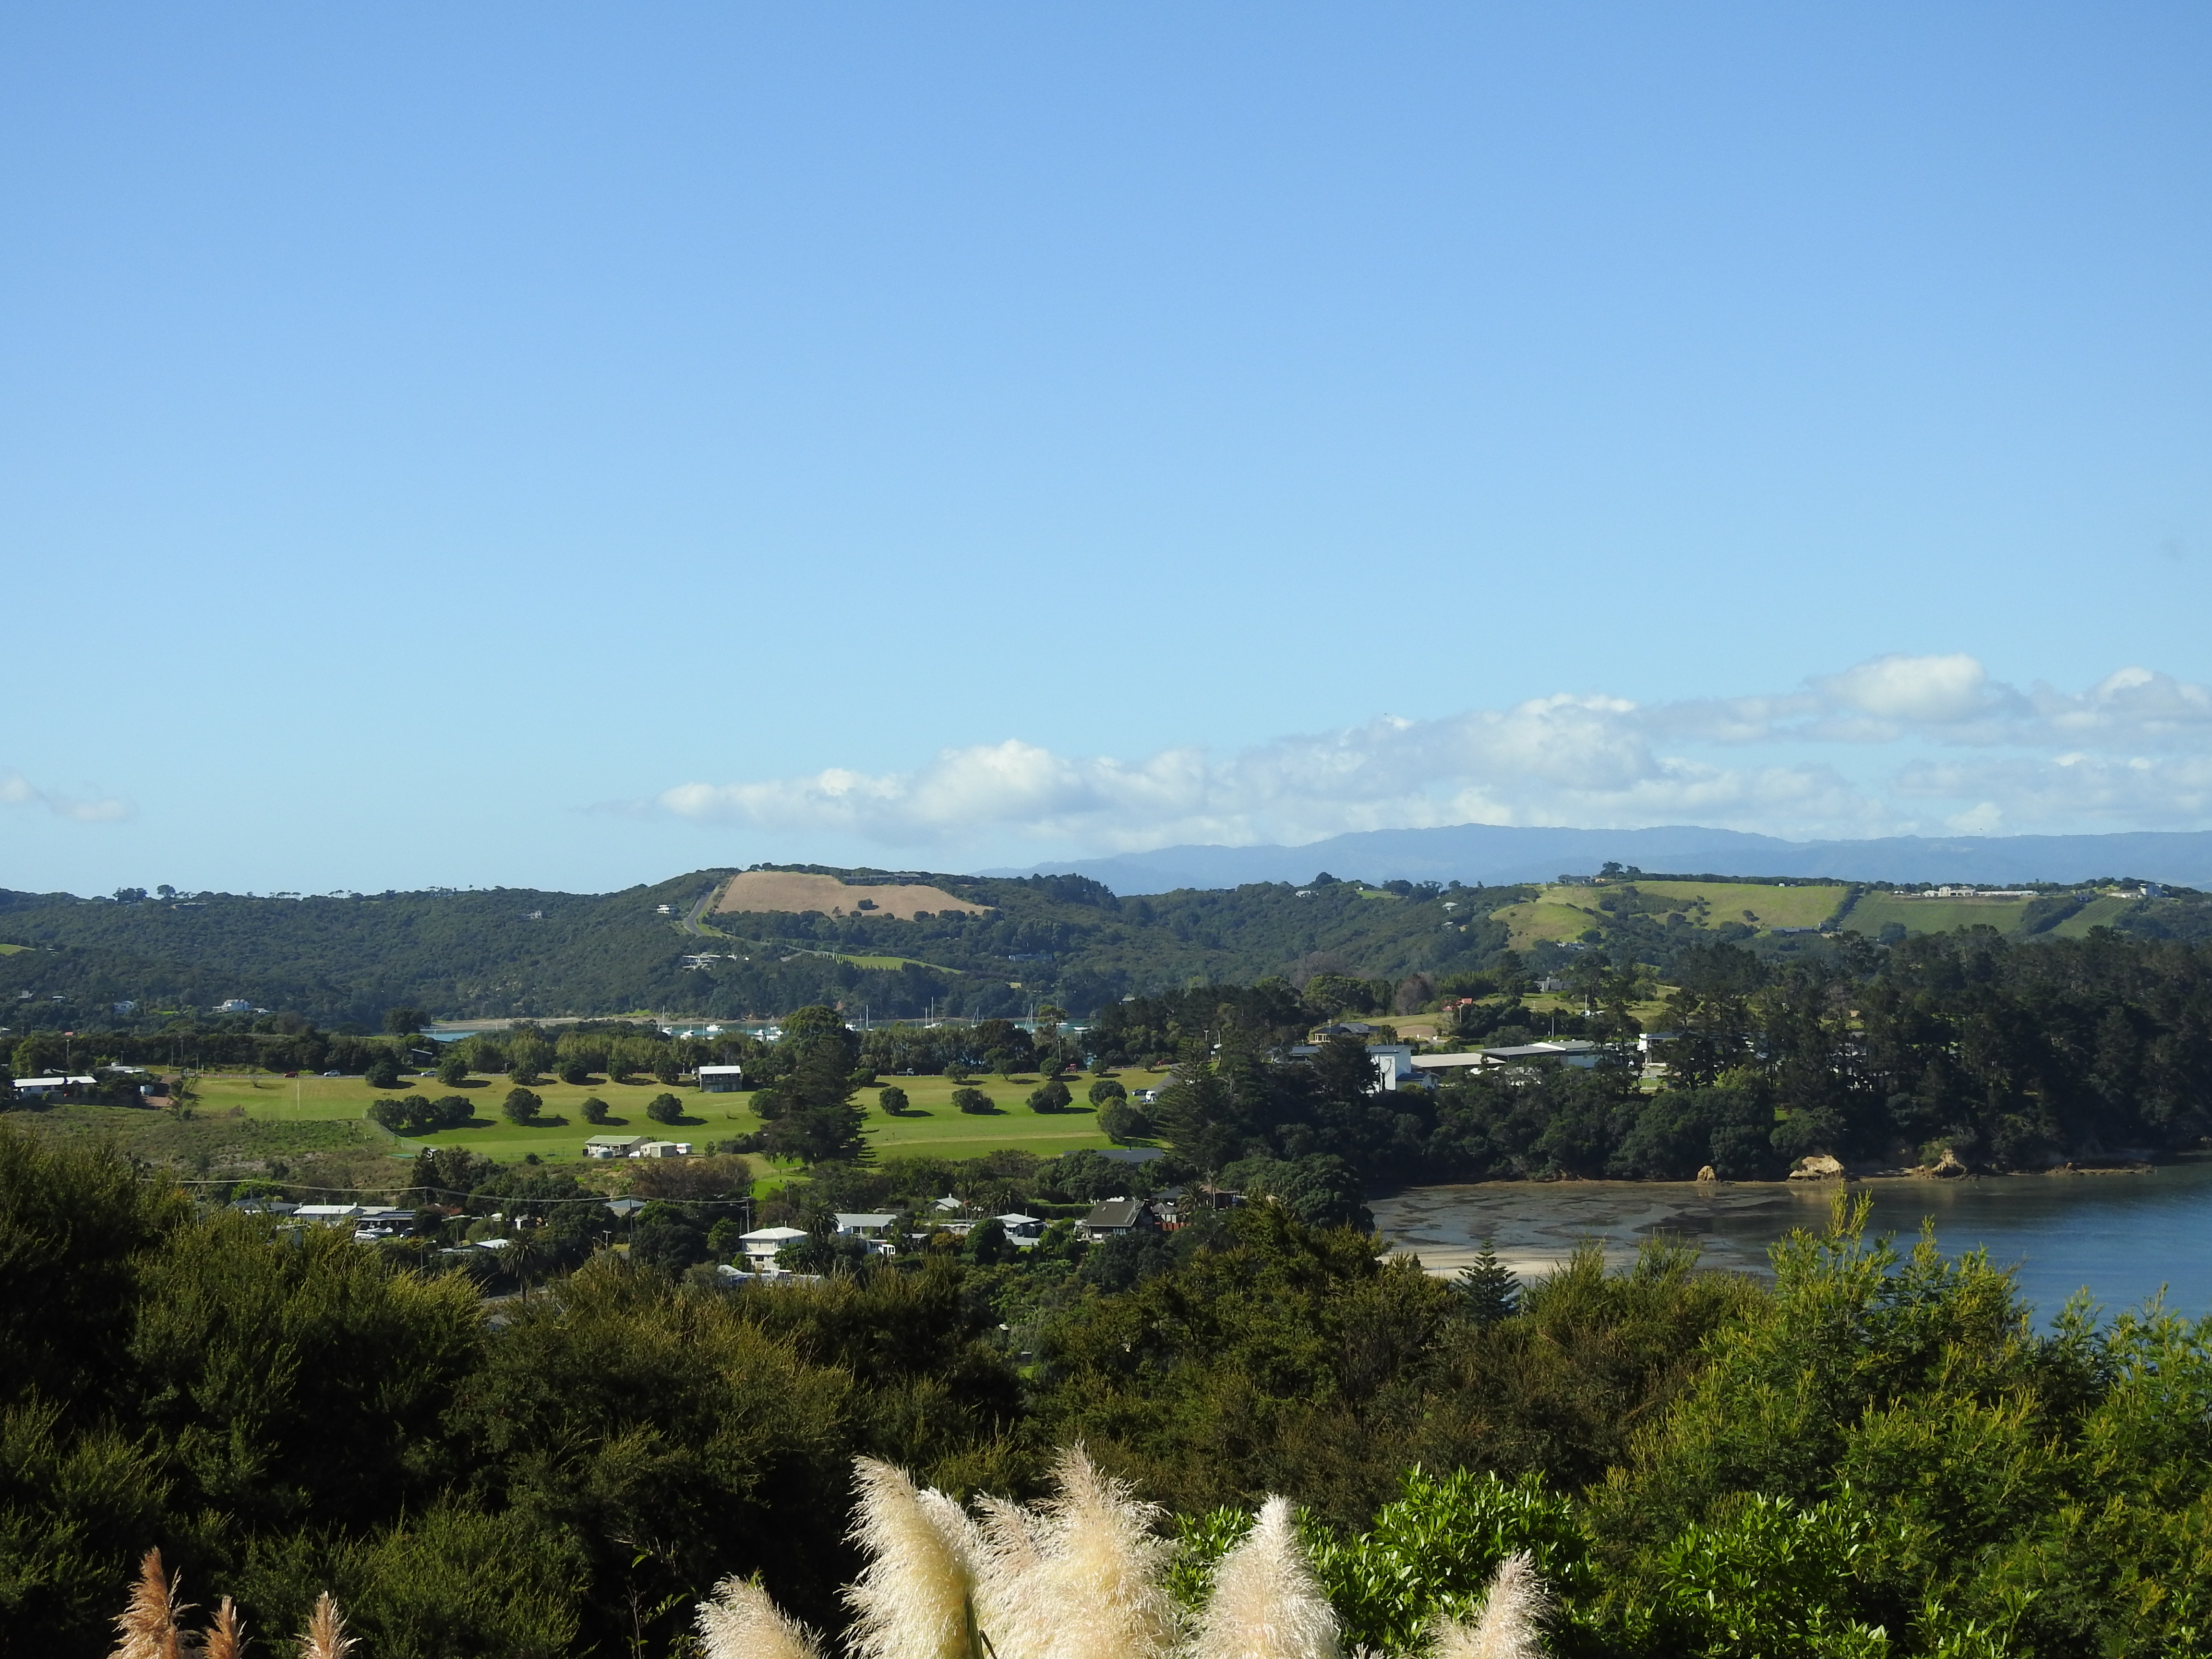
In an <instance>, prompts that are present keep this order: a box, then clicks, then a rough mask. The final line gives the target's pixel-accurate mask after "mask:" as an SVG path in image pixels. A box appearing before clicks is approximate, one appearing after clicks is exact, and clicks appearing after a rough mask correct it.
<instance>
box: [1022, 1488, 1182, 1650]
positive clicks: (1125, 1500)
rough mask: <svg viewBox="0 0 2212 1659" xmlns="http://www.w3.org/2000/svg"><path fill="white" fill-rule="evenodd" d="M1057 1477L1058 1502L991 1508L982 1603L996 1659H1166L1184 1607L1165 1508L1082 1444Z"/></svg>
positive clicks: (1174, 1640)
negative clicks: (1164, 1527) (1163, 1531)
mask: <svg viewBox="0 0 2212 1659" xmlns="http://www.w3.org/2000/svg"><path fill="white" fill-rule="evenodd" d="M1053 1473H1054V1478H1055V1479H1056V1480H1057V1482H1058V1484H1059V1486H1060V1495H1059V1496H1058V1497H1057V1498H1053V1499H1051V1500H1050V1501H1048V1502H1047V1503H1045V1504H1041V1505H1040V1506H1039V1507H1038V1509H1037V1510H1036V1511H1034V1512H1027V1511H1023V1510H1018V1509H1016V1508H1014V1506H1013V1505H1012V1504H990V1503H987V1504H986V1505H985V1518H984V1522H983V1535H984V1539H985V1545H986V1548H985V1555H984V1560H985V1564H986V1565H985V1571H984V1573H983V1581H984V1591H983V1595H982V1601H983V1603H984V1606H985V1607H987V1609H988V1611H989V1614H990V1617H989V1618H988V1619H987V1621H986V1628H987V1630H988V1631H989V1632H990V1636H991V1639H992V1643H993V1645H994V1648H995V1650H996V1651H997V1655H998V1659H1163V1656H1164V1655H1166V1654H1167V1653H1168V1652H1169V1651H1170V1650H1171V1649H1172V1648H1173V1647H1174V1646H1175V1643H1176V1635H1177V1610H1176V1604H1175V1598H1174V1597H1173V1596H1171V1595H1169V1594H1168V1591H1167V1588H1166V1585H1165V1583H1164V1579H1165V1577H1166V1573H1167V1566H1168V1560H1169V1558H1170V1556H1171V1555H1172V1554H1173V1553H1174V1549H1175V1547H1174V1545H1173V1544H1171V1543H1170V1542H1169V1541H1167V1540H1166V1539H1164V1538H1161V1537H1159V1536H1158V1535H1157V1534H1155V1533H1154V1531H1153V1527H1154V1525H1155V1524H1156V1523H1157V1522H1158V1519H1159V1516H1160V1511H1159V1510H1158V1508H1157V1507H1155V1506H1154V1505H1152V1504H1143V1503H1139V1502H1138V1500H1137V1498H1136V1497H1135V1496H1134V1494H1133V1492H1131V1491H1130V1489H1129V1486H1128V1485H1127V1482H1125V1481H1121V1480H1112V1479H1110V1478H1109V1477H1108V1476H1106V1475H1103V1474H1100V1473H1099V1472H1098V1470H1097V1467H1096V1466H1094V1465H1093V1464H1092V1462H1091V1459H1090V1458H1089V1457H1088V1456H1087V1455H1085V1453H1084V1450H1083V1449H1082V1448H1081V1447H1080V1446H1076V1447H1072V1448H1070V1449H1067V1450H1066V1451H1063V1452H1062V1453H1061V1454H1060V1459H1059V1462H1057V1464H1056V1465H1055V1466H1054V1470H1053Z"/></svg>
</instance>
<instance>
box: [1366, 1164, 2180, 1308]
mask: <svg viewBox="0 0 2212 1659" xmlns="http://www.w3.org/2000/svg"><path fill="white" fill-rule="evenodd" d="M1837 1184H1838V1183H1836V1182H1826V1181H1824V1182H1789V1183H1784V1182H1746V1183H1742V1184H1740V1185H1739V1184H1723V1185H1719V1186H1711V1185H1708V1186H1704V1187H1699V1186H1696V1185H1692V1184H1689V1183H1686V1182H1685V1183H1676V1182H1618V1181H1572V1182H1486V1183H1483V1184H1481V1185H1478V1186H1465V1187H1413V1188H1407V1189H1405V1190H1404V1191H1402V1192H1400V1193H1397V1194H1394V1195H1392V1196H1391V1197H1389V1198H1383V1199H1376V1200H1373V1201H1372V1203H1371V1204H1370V1208H1372V1209H1373V1211H1374V1212H1375V1222H1376V1227H1377V1228H1378V1229H1379V1230H1380V1231H1382V1233H1383V1237H1386V1238H1388V1239H1389V1240H1391V1241H1392V1243H1394V1244H1395V1246H1396V1247H1397V1248H1398V1249H1401V1250H1404V1251H1407V1252H1408V1253H1410V1254H1412V1255H1418V1256H1419V1257H1420V1259H1421V1262H1422V1265H1423V1266H1425V1267H1427V1268H1428V1269H1429V1270H1430V1271H1431V1272H1432V1273H1456V1272H1457V1271H1458V1270H1459V1269H1460V1268H1461V1267H1465V1266H1466V1265H1467V1264H1468V1263H1469V1262H1470V1261H1473V1260H1474V1256H1475V1253H1476V1252H1477V1251H1478V1250H1479V1249H1480V1248H1481V1243H1482V1240H1483V1239H1485V1238H1488V1239H1490V1240H1491V1241H1492V1249H1495V1250H1496V1251H1497V1253H1498V1258H1499V1260H1501V1261H1504V1262H1505V1263H1506V1264H1507V1265H1508V1266H1510V1267H1512V1268H1513V1270H1514V1271H1515V1272H1516V1273H1519V1274H1520V1275H1521V1277H1522V1279H1529V1278H1532V1277H1536V1276H1540V1275H1541V1274H1542V1273H1545V1272H1547V1271H1548V1270H1549V1269H1550V1268H1552V1267H1555V1266H1557V1265H1558V1264H1559V1263H1560V1262H1562V1261H1565V1259H1566V1258H1567V1257H1568V1256H1569V1255H1571V1254H1572V1252H1573V1250H1574V1249H1575V1247H1576V1246H1577V1244H1578V1243H1582V1242H1583V1241H1585V1240H1594V1241H1595V1242H1596V1243H1598V1244H1599V1245H1600V1246H1601V1248H1602V1249H1604V1251H1605V1253H1606V1256H1607V1260H1608V1261H1612V1262H1616V1263H1618V1262H1625V1261H1629V1260H1632V1258H1633V1257H1634V1255H1635V1254H1636V1250H1637V1247H1638V1245H1639V1244H1641V1243H1643V1242H1644V1240H1645V1239H1647V1238H1650V1237H1655V1236H1666V1237H1675V1238H1679V1239H1681V1240H1683V1241H1685V1242H1694V1243H1698V1244H1699V1245H1700V1246H1701V1247H1702V1249H1703V1253H1704V1261H1705V1265H1706V1266H1707V1267H1727V1268H1735V1269H1738V1270H1741V1271H1742V1272H1745V1273H1756V1274H1759V1275H1761V1276H1763V1277H1770V1278H1771V1276H1772V1274H1771V1267H1769V1265H1768V1262H1767V1257H1766V1249H1767V1246H1768V1245H1770V1244H1771V1243H1774V1242H1775V1241H1776V1240H1777V1239H1779V1238H1781V1237H1784V1236H1785V1235H1786V1234H1788V1233H1789V1232H1790V1231H1792V1230H1793V1229H1795V1228H1798V1227H1808V1228H1812V1229H1814V1230H1816V1231H1817V1230H1818V1229H1820V1228H1821V1227H1824V1226H1826V1224H1827V1217H1828V1204H1829V1200H1831V1199H1832V1197H1833V1195H1834V1194H1835V1191H1836V1187H1837ZM1850 1192H1851V1193H1852V1194H1853V1195H1854V1196H1856V1195H1857V1194H1861V1193H1865V1194H1869V1195H1870V1196H1871V1197H1872V1198H1873V1200H1874V1212H1873V1216H1872V1218H1871V1219H1870V1221H1869V1225H1868V1236H1869V1237H1876V1236H1879V1235H1880V1234H1882V1233H1895V1234H1896V1235H1897V1236H1898V1243H1899V1246H1900V1248H1905V1249H1909V1248H1910V1247H1911V1244H1912V1243H1913V1241H1914V1239H1915V1238H1916V1237H1917V1235H1918V1233H1919V1231H1920V1224H1921V1220H1922V1218H1923V1217H1932V1218H1934V1221H1935V1224H1936V1243H1938V1244H1939V1245H1940V1246H1941V1247H1942V1249H1943V1250H1944V1251H1945V1253H1946V1254H1948V1255H1960V1254H1961V1253H1963V1252H1965V1251H1966V1250H1970V1249H1976V1248H1983V1249H1987V1250H1988V1251H1989V1253H1990V1261H1991V1262H1992V1263H1993V1264H1995V1265H1996V1266H1998V1267H2013V1268H2015V1269H2016V1270H2017V1282H2018V1284H2019V1285H2020V1288H2021V1296H2022V1297H2023V1298H2024V1299H2025V1300H2026V1301H2027V1303H2028V1304H2030V1305H2031V1306H2032V1307H2033V1309H2034V1310H2035V1312H2036V1315H2037V1317H2038V1319H2039V1321H2047V1320H2048V1319H2049V1318H2050V1317H2051V1316H2052V1315H2053V1314H2055V1313H2057V1310H2059V1308H2060V1307H2061V1306H2063V1304H2064V1303H2065V1301H2066V1298H2067V1297H2069V1296H2071V1295H2073V1294H2074V1293H2075V1291H2079V1290H2082V1289H2085V1288H2086V1289H2087V1291H2088V1292H2089V1294H2090V1296H2091V1297H2093V1298H2094V1299H2095V1300H2096V1301H2097V1302H2098V1303H2099V1304H2101V1305H2102V1306H2103V1308H2104V1310H2105V1311H2106V1314H2107V1315H2110V1314H2113V1313H2117V1312H2118V1311H2119V1310H2122V1309H2123V1308H2128V1307H2136V1306H2140V1305H2141V1304H2143V1303H2145V1302H2147V1301H2148V1300H2149V1299H2150V1298H2151V1297H2154V1296H2156V1295H2158V1294H2159V1293H2160V1291H2161V1290H2163V1291H2164V1292H2165V1295H2166V1307H2167V1308H2168V1309H2169V1310H2171V1311H2172V1312H2174V1313H2178V1314H2185V1315H2187V1316H2191V1317H2192V1318H2193V1317H2199V1316H2203V1315H2206V1314H2212V1162H2203V1163H2191V1164H2166V1165H2162V1166H2160V1168H2158V1169H2155V1170H2148V1171H2145V1172H2142V1173H2120V1172H2112V1173H2100V1174H2086V1175H2037V1176H1989V1177H1969V1178H1967V1179H1965V1180H1960V1181H1930V1180H1911V1179H1904V1180H1876V1181H1868V1182H1852V1183H1850Z"/></svg>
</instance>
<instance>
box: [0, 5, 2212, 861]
mask: <svg viewBox="0 0 2212 1659" xmlns="http://www.w3.org/2000/svg"><path fill="white" fill-rule="evenodd" d="M2208 68H2212V13H2207V12H2206V11H2205V10H2204V9H2203V8H2201V7H2188V6H2180V5H2156V4H2147V5H2142V6H2136V7H2130V8H2124V9H2115V8H2088V7H2074V8H2065V9H2061V8H2051V7H2036V6H2023V5H2007V6H2002V7H1999V6H1994V5H1991V6H1979V7H1974V6H1963V5H1960V6H1951V7H1944V8H1929V7H1924V6H1905V5H1881V4H1869V5H1863V6H1854V7H1849V8H1845V7H1803V6H1801V7H1773V6H1749V5H1745V6H1735V7H1730V6H1698V5H1677V6H1669V7H1664V8H1630V7H1626V6H1612V7H1594V6H1577V5H1572V4H1568V5H1559V6H1549V7H1543V8H1532V7H1514V8H1505V7H1498V6H1475V5H1467V4H1452V5H1437V6H1419V5H1389V4H1377V5H1363V6H1358V7H1352V6H1336V7H1320V6H1310V5H1306V6H1300V5H1280V4H1271V5H1267V6H1264V7H1263V6H1258V5H1252V6H1243V7H1235V6H1221V5H1204V4H1199V5H1193V4H1189V3H1180V4H1176V5H1173V6H1165V5H1162V6H1145V5H1139V4H1127V5H1117V6H1114V7H1110V8H1109V7H1089V8H1084V7H1053V8H1042V7H1034V6H1011V5H1009V6H1003V7H987V6H963V5H943V6H933V7H927V8H923V7H890V6H875V7H869V6H851V5H837V4H818V5H810V6H805V7H791V6H775V7H769V6H746V5H736V4H718V5H714V6H705V5H700V6H684V5H673V4H669V5H653V4H647V5H642V6H637V7H628V8H615V7H591V8H586V7H579V6H564V5H549V4H544V3H539V4H533V5H529V6H523V5H506V6H502V5H498V4H489V3H487V4H481V5H472V6H469V7H452V6H436V7H432V6H427V5H426V6H410V5H406V4H400V3H391V4H384V5H380V6H377V7H374V8H370V7H314V8H306V7H296V6H276V5H268V6H260V7H252V6H225V5H220V4H213V5H206V6H200V7H194V8H158V7H154V6H135V7H134V6H119V5H102V4H89V5H85V6H76V7H66V8H59V7H47V8H33V7H16V8H14V9H10V10H9V11H7V12H5V13H4V14H0V209H4V214H5V225H6V230H5V233H4V237H0V549H4V553H5V559H4V565H0V570H4V574H5V583H6V586H5V590H4V592H5V602H6V614H7V616H8V618H9V624H10V626H9V639H10V650H9V657H10V659H11V662H10V666H11V669H12V674H11V682H12V684H11V688H10V694H9V696H8V697H7V699H6V701H5V703H4V710H5V712H4V715H0V854H4V857H0V884H5V885H9V886H15V887H19V888H20V887H29V888H51V887H69V888H72V889H75V890H81V891H104V890H107V889H108V888H110V887H112V886H114V885H117V884H125V883H130V884H151V883H154V882H156V881H169V882H173V883H174V884H178V885H179V886H189V887H201V886H215V887H227V888H230V889H233V890H262V891H267V890H287V889H289V890H326V889H330V888H333V887H352V888H362V889H375V888H382V887H385V886H392V885H398V886H406V885H415V884H497V883H506V884H544V885H557V886H570V887H583V888H605V887H612V886H617V885H623V884H628V883H629V882H633V881H639V880H647V879H653V878H658V877H660V876H663V875H665V874H668V873H671V872H675V871H678V870H681V869H686V868H690V867H694V866H698V865H702V864H709V863H745V862H750V861H753V860H820V861H823V862H846V861H866V862H870V863H877V864H885V865H890V866H896V867H910V866H931V867H936V868H955V869H957V868H963V867H972V866H979V865H990V864H1003V863H1009V862H1025V861H1028V860H1030V859H1033V858H1046V857H1054V856H1062V855H1069V854H1079V853H1099V852H1109V851H1115V850H1122V849H1126V848H1135V847H1141V846H1150V845H1158V844H1162V843H1164V842H1175V841H1182V840H1208V841H1210V840H1231V841H1242V840H1293V841H1295V840H1304V839H1311V838H1315V837H1317V836H1322V835H1328V834H1331V833H1334V832H1336V831H1338V830H1340V829H1358V828H1373V827H1380V826H1382V825H1385V824H1396V823H1446V822H1457V821H1465V820H1467V819H1470V818H1486V819H1489V820H1492V821H1498V822H1516V823H1593V824H1595V823H1620V824H1627V823H1683V822H1693V823H1717V824H1725V825H1729V826H1733V827H1739V828H1745V829H1762V830H1766V831H1769V832H1771V833H1778V834H1784V835H1835V834H1841V835H1849V834H1867V833H1884V832H1889V831H1895V830H1911V829H1921V830H1936V831H1940V830H1944V829H1985V830H1992V831H1997V832H2003V831H2008V830H2031V829H2069V830H2093V829H2136V828H2149V829H2156V828H2198V827H2204V826H2206V825H2208V824H2212V695H2208V694H2207V693H2206V692H2205V690H2203V682H2205V681H2207V680H2212V666H2208V665H2207V663H2206V661H2205V660H2204V659H2205V654H2206V653H2205V646H2204V638H2205V628H2204V623H2205V618H2206V617H2207V615H2208V609H2207V604H2206V601H2207V599H2208V597H2212V594H2208V585H2212V478H2208V471H2212V373H2208V370H2212V307H2208V306H2207V305H2206V304H2205V295H2206V294H2207V293H2208V292H2212V258H2208V254H2212V188H2208V186H2212V131H2208V128H2212V103H2208V101H2207V100H2205V99H2204V97H2203V94H2202V88H2203V83H2204V77H2205V75H2206V72H2207V70H2208Z"/></svg>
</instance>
